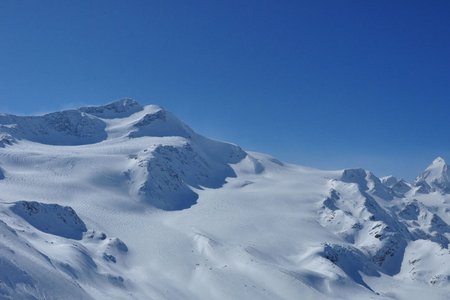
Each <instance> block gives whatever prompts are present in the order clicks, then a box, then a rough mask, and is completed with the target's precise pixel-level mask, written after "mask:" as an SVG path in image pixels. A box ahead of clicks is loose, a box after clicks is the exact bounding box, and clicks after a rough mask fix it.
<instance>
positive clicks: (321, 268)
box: [0, 99, 450, 300]
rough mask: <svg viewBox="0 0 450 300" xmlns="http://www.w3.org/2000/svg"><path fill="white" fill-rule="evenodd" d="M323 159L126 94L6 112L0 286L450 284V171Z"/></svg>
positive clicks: (156, 295) (169, 288) (138, 294)
mask: <svg viewBox="0 0 450 300" xmlns="http://www.w3.org/2000/svg"><path fill="white" fill-rule="evenodd" d="M449 178H450V176H449V170H448V166H447V164H446V163H445V161H444V160H443V159H442V158H437V159H436V160H435V161H434V162H433V163H432V164H431V165H430V166H429V167H428V168H427V169H426V170H425V171H424V173H423V174H422V175H420V176H419V177H418V178H417V180H416V181H415V182H414V183H408V182H406V181H405V180H402V179H400V180H399V179H397V178H395V177H393V176H387V177H382V178H378V177H377V176H375V175H374V174H373V173H371V172H369V171H367V170H363V169H347V170H338V171H322V170H316V169H311V168H306V167H301V166H297V165H292V164H286V163H282V162H280V161H278V160H276V159H275V158H272V157H270V156H268V155H264V154H260V153H254V152H248V151H245V150H243V149H241V148H240V147H239V146H237V145H234V144H230V143H225V142H219V141H214V140H211V139H208V138H206V137H203V136H201V135H199V134H197V133H195V132H194V131H193V130H192V129H191V128H189V127H188V126H187V125H185V124H184V123H183V122H181V121H180V120H178V119H177V118H176V117H175V116H174V115H173V114H171V113H170V112H168V111H166V110H165V109H163V108H161V107H159V106H155V105H148V106H142V105H140V104H139V103H137V102H136V101H134V100H131V99H123V100H120V101H117V102H114V103H111V104H108V105H104V106H92V107H82V108H79V109H74V110H68V111H62V112H56V113H51V114H47V115H43V116H31V117H24V116H14V115H5V114H1V115H0V235H1V237H2V238H1V239H0V299H258V300H259V299H424V298H426V299H448V295H450V251H449V248H448V247H449V241H450V225H449V224H450V196H449V192H450V180H449Z"/></svg>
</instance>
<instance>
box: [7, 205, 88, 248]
mask: <svg viewBox="0 0 450 300" xmlns="http://www.w3.org/2000/svg"><path fill="white" fill-rule="evenodd" d="M11 211H13V212H14V213H15V214H17V215H18V216H20V217H21V218H22V219H24V220H25V221H27V222H28V223H29V224H30V225H32V226H33V227H35V228H36V229H39V230H40V231H42V232H45V233H49V234H54V235H57V236H61V237H65V238H69V239H76V240H80V239H81V238H82V236H83V233H84V232H86V230H87V228H86V225H85V224H84V222H83V221H82V220H81V219H80V218H79V217H78V215H77V214H76V213H75V211H74V210H73V209H72V208H71V207H69V206H65V207H63V206H60V205H58V204H45V203H40V202H36V201H31V202H30V201H19V202H16V203H14V205H13V206H11Z"/></svg>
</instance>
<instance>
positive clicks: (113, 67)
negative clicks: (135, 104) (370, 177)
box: [0, 0, 450, 179]
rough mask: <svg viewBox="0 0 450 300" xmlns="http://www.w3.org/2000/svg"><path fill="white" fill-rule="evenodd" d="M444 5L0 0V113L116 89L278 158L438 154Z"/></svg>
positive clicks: (447, 143) (65, 103)
mask: <svg viewBox="0 0 450 300" xmlns="http://www.w3.org/2000/svg"><path fill="white" fill-rule="evenodd" d="M449 96H450V1H447V0H442V1H438V0H436V1H383V0H382V1H275V0H274V1H261V0H259V1H253V0H245V1H242V0H241V1H231V0H227V1H210V0H208V1H200V0H198V1H189V0H183V1H170V0H165V1H150V0H149V1H138V0H134V1H112V0H107V1H100V0H96V1H65V0H55V1H46V0H41V1H23V0H2V1H0V110H1V111H3V112H10V113H19V114H29V113H42V112H48V111H54V110H59V109H62V108H71V107H74V106H78V105H82V104H101V103H106V102H110V101H112V100H115V99H118V98H121V97H132V98H134V99H136V100H138V101H140V102H141V103H144V104H147V103H156V104H160V105H163V106H165V107H166V108H168V109H169V110H171V111H173V112H174V113H175V114H177V115H178V116H179V117H180V118H181V119H183V120H184V121H185V122H187V123H188V124H189V125H191V127H193V128H194V129H195V130H197V131H198V132H200V133H202V134H205V135H207V136H210V137H213V138H217V139H222V140H228V141H232V142H235V143H238V144H240V145H242V146H243V147H244V148H246V149H250V150H257V151H260V152H267V153H271V154H273V155H274V156H276V157H278V158H280V159H282V160H285V161H289V162H295V163H299V164H303V165H308V166H314V167H319V168H325V169H337V168H344V167H364V168H367V169H370V170H373V171H374V172H375V173H376V174H377V175H385V174H390V173H393V174H396V175H399V176H403V177H406V178H407V179H412V178H413V177H414V176H416V175H417V173H418V172H420V171H421V170H422V169H424V167H425V166H426V165H427V164H428V163H429V162H430V161H432V160H433V158H434V157H435V156H437V155H442V156H444V157H447V158H448V159H450V118H449V114H450V97H449Z"/></svg>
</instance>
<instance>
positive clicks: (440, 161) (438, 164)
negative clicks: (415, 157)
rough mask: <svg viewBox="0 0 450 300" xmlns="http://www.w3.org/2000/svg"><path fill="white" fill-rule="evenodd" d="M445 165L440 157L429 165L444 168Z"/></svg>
mask: <svg viewBox="0 0 450 300" xmlns="http://www.w3.org/2000/svg"><path fill="white" fill-rule="evenodd" d="M446 164H447V163H446V162H445V160H444V159H443V158H442V157H440V156H438V157H436V158H435V159H434V160H433V162H432V164H431V165H432V166H444V165H446Z"/></svg>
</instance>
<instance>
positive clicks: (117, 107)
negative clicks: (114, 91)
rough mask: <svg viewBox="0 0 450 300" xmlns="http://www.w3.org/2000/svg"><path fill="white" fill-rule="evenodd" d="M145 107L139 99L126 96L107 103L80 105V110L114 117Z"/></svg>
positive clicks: (95, 114)
mask: <svg viewBox="0 0 450 300" xmlns="http://www.w3.org/2000/svg"><path fill="white" fill-rule="evenodd" d="M143 109H144V108H143V107H142V105H140V104H139V103H138V102H137V101H135V100H133V99H129V98H125V99H121V100H118V101H115V102H112V103H110V104H106V105H101V106H86V107H80V108H79V109H78V110H79V111H81V112H83V113H87V114H90V115H93V116H96V117H99V118H104V119H114V118H124V117H129V116H131V115H132V114H134V113H137V112H139V111H141V110H143Z"/></svg>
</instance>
